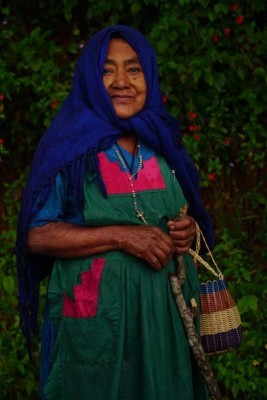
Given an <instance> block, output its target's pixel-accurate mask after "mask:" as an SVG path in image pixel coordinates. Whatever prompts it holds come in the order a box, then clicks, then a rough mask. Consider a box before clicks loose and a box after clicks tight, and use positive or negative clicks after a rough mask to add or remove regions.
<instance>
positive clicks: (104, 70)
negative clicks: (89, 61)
mask: <svg viewBox="0 0 267 400" xmlns="http://www.w3.org/2000/svg"><path fill="white" fill-rule="evenodd" d="M111 73H112V71H111V69H109V68H104V69H103V75H110V74H111Z"/></svg>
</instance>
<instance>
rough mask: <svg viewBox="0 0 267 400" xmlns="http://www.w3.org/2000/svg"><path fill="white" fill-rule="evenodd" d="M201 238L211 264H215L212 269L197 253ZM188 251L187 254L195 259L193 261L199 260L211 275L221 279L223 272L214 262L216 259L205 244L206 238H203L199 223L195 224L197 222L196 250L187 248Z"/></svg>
mask: <svg viewBox="0 0 267 400" xmlns="http://www.w3.org/2000/svg"><path fill="white" fill-rule="evenodd" d="M201 239H202V240H203V242H204V244H205V246H206V248H207V249H208V255H209V256H210V258H211V260H212V262H213V264H214V266H215V269H214V268H213V267H211V266H210V265H209V263H207V262H206V261H205V260H203V258H202V257H201V256H200V255H199V251H200V242H201ZM188 252H189V254H190V255H191V256H192V257H193V258H194V261H195V262H196V260H197V261H199V262H200V263H201V264H202V265H204V266H205V267H206V268H207V269H208V270H209V271H210V272H211V273H212V274H213V275H215V276H216V277H217V278H219V279H223V274H222V272H221V271H220V269H219V267H218V265H217V264H216V261H215V260H214V257H213V255H212V253H211V251H210V249H209V246H208V244H207V242H206V239H205V237H204V235H203V233H202V231H201V229H200V227H199V225H198V224H197V222H196V250H192V249H189V251H188Z"/></svg>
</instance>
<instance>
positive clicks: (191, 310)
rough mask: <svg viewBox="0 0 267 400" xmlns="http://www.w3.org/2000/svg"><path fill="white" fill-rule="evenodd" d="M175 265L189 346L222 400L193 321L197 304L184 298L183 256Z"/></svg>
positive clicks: (215, 398) (173, 279)
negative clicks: (190, 305) (188, 304)
mask: <svg viewBox="0 0 267 400" xmlns="http://www.w3.org/2000/svg"><path fill="white" fill-rule="evenodd" d="M186 211H187V206H185V207H182V208H181V209H180V214H179V215H178V216H177V218H175V220H176V221H178V220H181V219H182V218H183V217H184V216H185V214H186ZM175 264H176V271H177V274H174V273H169V281H170V285H171V290H172V293H173V296H174V299H175V303H176V306H177V308H178V311H179V313H180V316H181V319H182V322H183V325H184V328H185V331H186V335H187V339H188V343H189V346H190V347H191V349H192V353H193V355H194V357H195V359H196V361H197V364H198V366H199V368H200V370H201V373H202V375H203V377H204V379H205V382H206V385H207V389H208V391H209V393H210V396H211V398H212V400H222V395H221V393H220V389H219V387H218V384H217V382H216V380H215V377H214V375H213V372H212V369H211V367H210V364H209V361H208V357H207V355H206V353H205V352H204V350H203V347H202V345H201V342H200V338H199V336H198V334H197V332H196V327H195V324H194V321H193V318H194V316H195V312H196V306H197V304H196V302H195V301H194V302H193V304H192V307H188V306H187V305H186V302H185V299H184V296H183V291H182V286H183V284H184V281H185V266H184V258H183V256H182V255H176V256H175ZM193 300H194V299H193Z"/></svg>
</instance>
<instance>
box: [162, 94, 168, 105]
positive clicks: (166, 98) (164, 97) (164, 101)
mask: <svg viewBox="0 0 267 400" xmlns="http://www.w3.org/2000/svg"><path fill="white" fill-rule="evenodd" d="M162 100H163V103H164V104H166V103H167V101H168V97H167V96H163V97H162Z"/></svg>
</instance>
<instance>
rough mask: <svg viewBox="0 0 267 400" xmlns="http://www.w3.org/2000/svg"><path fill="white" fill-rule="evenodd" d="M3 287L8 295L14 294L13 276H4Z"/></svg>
mask: <svg viewBox="0 0 267 400" xmlns="http://www.w3.org/2000/svg"><path fill="white" fill-rule="evenodd" d="M3 286H4V289H5V290H6V291H7V293H8V294H9V295H12V294H13V293H15V279H14V277H13V276H5V277H4V278H3Z"/></svg>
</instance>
